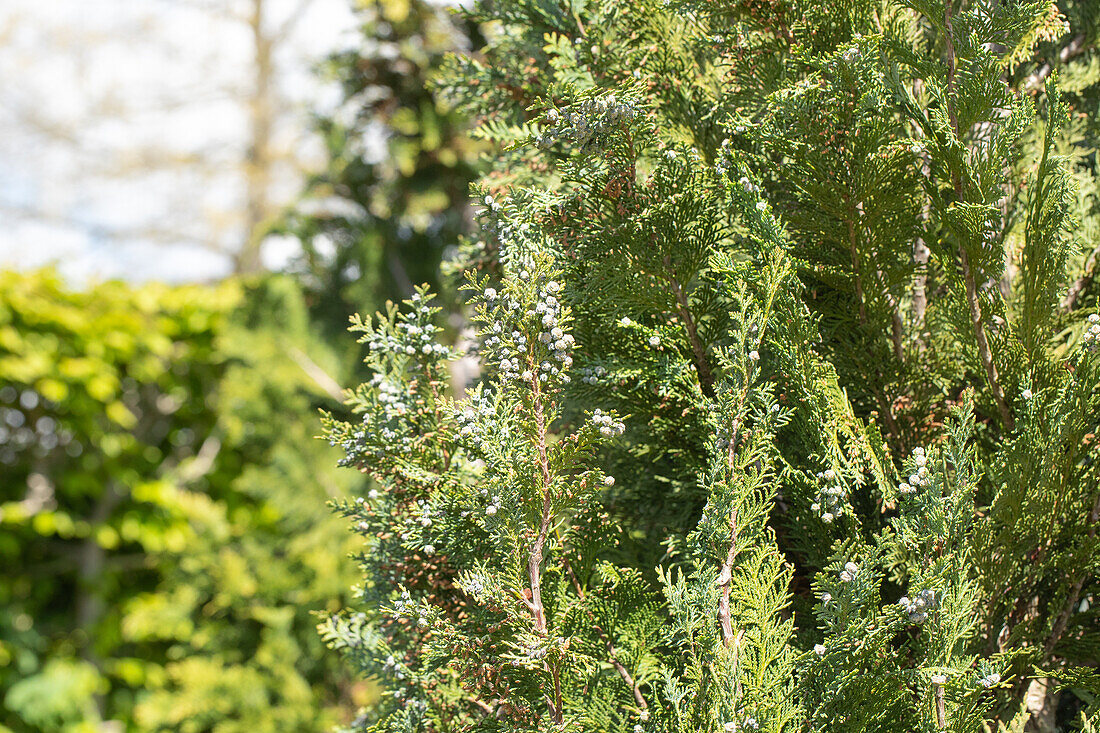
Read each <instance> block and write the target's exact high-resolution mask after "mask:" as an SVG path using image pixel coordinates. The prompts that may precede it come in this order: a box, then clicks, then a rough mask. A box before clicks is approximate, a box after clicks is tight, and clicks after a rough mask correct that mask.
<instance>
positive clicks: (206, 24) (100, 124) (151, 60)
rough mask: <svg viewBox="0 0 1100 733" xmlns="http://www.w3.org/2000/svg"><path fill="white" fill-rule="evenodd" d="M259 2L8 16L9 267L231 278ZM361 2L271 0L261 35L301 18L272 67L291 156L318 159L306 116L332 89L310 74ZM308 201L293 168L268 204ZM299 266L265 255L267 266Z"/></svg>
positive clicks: (25, 8)
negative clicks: (252, 19)
mask: <svg viewBox="0 0 1100 733" xmlns="http://www.w3.org/2000/svg"><path fill="white" fill-rule="evenodd" d="M254 1H255V0H48V1H46V2H43V0H3V2H0V267H19V268H28V267H36V266H40V265H44V264H48V263H51V262H52V263H56V264H57V266H58V267H59V268H60V270H61V271H62V272H63V273H64V274H65V275H67V276H68V277H70V278H71V279H73V280H74V281H77V282H83V281H87V280H89V279H98V278H104V277H126V278H130V279H134V280H146V279H151V278H157V279H167V280H174V281H178V280H195V279H209V278H213V277H218V276H221V275H223V274H225V273H226V272H227V271H228V267H229V262H230V260H229V258H228V257H227V256H226V255H225V254H224V252H225V250H227V249H232V248H234V247H235V246H236V244H237V243H238V242H240V241H241V238H242V236H243V234H242V231H243V230H242V227H241V222H242V219H241V215H240V211H241V204H242V201H243V195H244V186H243V178H242V175H241V169H240V160H241V156H242V154H243V150H244V147H245V145H246V142H245V141H246V140H247V129H248V126H247V122H248V118H247V110H246V107H245V106H244V104H243V103H242V100H244V99H246V94H247V90H248V88H249V87H248V85H249V83H250V74H251V61H252V57H253V44H252V39H251V35H250V32H249V29H248V26H247V24H246V23H245V22H243V21H242V20H241V17H242V16H246V15H247V13H248V12H249V11H250V9H251V6H252V3H253V2H254ZM351 1H352V0H264V2H265V3H266V15H267V18H268V21H269V22H268V23H267V24H265V25H266V27H268V28H271V29H275V28H278V27H280V26H282V24H283V23H284V22H285V21H286V20H287V19H288V18H290V17H297V18H298V20H297V22H296V23H295V24H294V25H293V31H292V32H290V33H289V34H288V38H287V40H286V42H284V43H282V44H280V45H279V46H278V47H277V51H276V56H275V61H276V67H277V76H278V78H279V82H278V86H279V89H280V90H281V91H282V92H283V94H284V96H285V97H286V98H287V100H288V104H287V107H286V109H285V111H284V113H283V114H282V115H281V122H280V124H279V125H278V126H277V129H276V135H275V147H276V148H278V149H280V150H282V151H285V153H286V154H287V156H288V158H290V157H291V156H293V157H294V158H296V159H298V161H302V160H304V161H306V162H307V163H308V162H309V161H311V160H312V161H313V162H314V164H315V163H316V161H317V160H318V153H319V150H318V149H317V146H316V144H315V142H314V141H310V140H309V138H308V121H307V118H306V115H305V111H306V110H307V109H308V108H310V107H313V106H316V105H318V104H324V103H326V99H327V100H328V101H329V102H331V101H332V99H333V94H334V92H335V90H333V89H331V88H329V89H326V88H325V87H324V86H323V85H321V84H320V83H318V82H317V80H316V79H315V77H314V76H313V74H312V70H311V67H312V64H314V63H315V62H316V61H317V60H319V59H320V58H322V57H323V56H325V55H326V54H327V53H328V52H330V51H332V50H334V49H335V48H338V47H343V46H346V45H349V44H350V43H352V42H354V33H353V32H352V29H353V28H354V19H353V17H352V15H351V12H350V4H351ZM302 8H305V10H304V11H302V14H301V15H300V16H297V15H296V13H298V12H299V11H300V10H301V9H302ZM234 14H237V15H236V17H234ZM299 190H300V174H299V173H297V172H296V166H292V165H291V164H290V163H289V162H288V164H287V165H286V166H285V168H284V169H283V170H282V171H281V172H280V173H279V175H278V179H277V184H276V186H275V187H274V192H275V194H274V195H275V196H276V198H277V199H278V200H279V201H281V202H289V201H291V200H293V198H294V196H295V194H296V193H297V191H299ZM292 253H293V248H292V247H288V245H287V244H286V243H285V242H273V243H271V246H269V247H266V248H265V251H264V255H265V260H266V261H267V263H268V264H269V265H277V264H278V262H279V260H280V259H285V258H286V257H287V256H289V255H290V254H292Z"/></svg>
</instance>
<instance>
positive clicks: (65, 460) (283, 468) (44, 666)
mask: <svg viewBox="0 0 1100 733" xmlns="http://www.w3.org/2000/svg"><path fill="white" fill-rule="evenodd" d="M308 333H309V329H308V321H307V320H306V309H305V306H304V304H303V302H302V299H301V295H300V294H299V292H298V290H297V287H296V285H294V283H293V282H291V281H289V280H286V279H282V278H272V279H269V280H266V281H264V282H262V283H257V284H255V285H251V286H247V287H245V286H242V285H241V284H238V283H233V282H230V283H226V284H223V285H220V286H217V287H214V288H209V287H198V286H194V287H167V286H159V285H149V286H143V287H140V288H133V287H131V286H128V285H125V284H122V283H104V284H101V285H96V286H94V287H92V288H91V289H89V290H87V291H73V290H71V289H69V288H67V287H66V286H65V285H64V284H63V283H62V282H61V281H60V279H59V278H58V277H57V275H56V274H54V273H52V272H49V271H43V272H37V273H28V274H15V273H3V274H0V425H2V427H0V731H5V732H14V733H60V732H62V731H64V732H66V733H76V732H77V731H80V732H89V733H90V732H91V731H108V730H109V731H122V730H127V731H174V732H183V733H205V732H208V731H210V732H213V731H217V732H218V733H231V732H233V731H270V732H272V733H274V732H275V731H287V730H295V731H310V730H313V731H321V730H325V729H326V728H327V727H328V726H329V725H331V724H334V723H336V722H337V721H338V720H339V719H340V718H341V717H342V716H341V715H340V710H341V707H344V708H346V707H348V706H349V705H351V703H352V701H351V700H347V699H340V697H342V696H345V695H349V694H351V692H352V686H351V684H350V683H349V681H348V680H347V679H346V676H345V675H343V674H341V672H340V670H339V668H338V666H337V665H334V664H332V663H331V661H332V660H326V659H325V658H324V656H323V649H322V647H321V644H320V642H319V640H318V639H317V637H316V631H315V630H314V627H315V625H316V621H315V618H314V616H313V614H312V612H313V611H319V610H320V611H323V610H326V609H327V610H329V611H331V610H334V608H333V605H335V607H338V606H339V603H340V602H339V598H340V597H341V595H343V593H344V589H345V588H346V586H347V585H348V584H349V583H350V582H351V581H352V577H351V576H350V571H351V569H352V568H351V567H350V566H349V564H348V563H347V562H346V561H345V559H344V556H345V555H346V553H347V552H348V551H349V547H348V544H347V542H346V539H345V536H344V535H343V533H342V532H341V531H340V529H339V528H338V527H337V526H334V522H333V521H331V520H330V519H328V514H327V513H326V512H325V511H324V510H323V508H321V505H323V503H324V501H325V500H326V499H327V498H332V497H338V496H341V495H344V494H345V492H346V491H347V490H348V489H349V486H348V484H349V481H348V479H349V478H353V477H351V476H339V475H336V474H335V472H334V470H333V469H331V468H330V466H331V465H332V462H333V460H334V458H333V455H332V452H331V449H328V448H327V446H324V445H323V444H322V443H319V442H318V441H316V440H313V432H314V430H313V429H312V428H311V427H310V426H311V424H313V422H312V421H311V420H310V419H309V415H311V414H313V413H314V411H315V410H316V409H317V407H318V406H319V405H323V404H327V398H326V396H325V393H324V392H323V391H321V390H320V389H319V388H318V387H317V385H316V384H315V383H314V381H313V379H312V378H311V377H310V376H309V373H308V372H306V371H304V370H303V368H302V366H301V365H300V363H299V362H300V361H301V360H302V359H307V358H308V357H306V352H307V351H308V353H310V354H312V358H313V359H317V360H321V358H322V357H320V356H318V351H317V350H316V349H313V348H312V344H311V342H310V340H309V339H308ZM320 353H322V354H323V353H324V352H323V351H322V352H320ZM314 368H317V369H319V368H320V367H318V366H317V365H314Z"/></svg>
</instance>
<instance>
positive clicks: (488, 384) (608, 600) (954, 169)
mask: <svg viewBox="0 0 1100 733" xmlns="http://www.w3.org/2000/svg"><path fill="white" fill-rule="evenodd" d="M1096 12H1097V11H1096V10H1092V11H1090V10H1089V8H1088V6H1087V4H1086V5H1081V4H1080V3H1077V4H1073V18H1074V22H1078V21H1079V22H1080V23H1082V24H1083V25H1082V26H1081V27H1078V28H1067V26H1066V21H1065V18H1064V17H1063V16H1061V15H1059V12H1058V8H1057V7H1054V6H1052V5H1051V4H1050V3H1049V2H1048V1H1047V0H1005V1H1003V2H962V3H959V2H949V3H948V4H946V5H945V4H944V2H943V1H942V0H908V1H907V2H863V1H860V0H857V1H855V2H849V1H844V2H840V1H833V2H817V1H813V2H811V1H810V0H789V1H784V2H771V1H766V2H760V1H757V0H751V1H750V0H718V1H714V2H702V1H698V2H693V1H690V0H662V1H661V2H658V1H656V0H632V2H612V1H611V0H607V1H605V2H597V1H596V0H591V1H589V2H584V1H582V0H574V1H573V2H568V1H567V0H483V2H481V3H480V4H478V5H477V6H475V7H474V9H472V10H470V11H469V13H470V14H471V16H472V18H473V19H474V20H476V21H478V22H481V23H482V24H483V26H482V27H483V29H484V34H485V38H486V39H487V43H486V46H485V47H484V48H483V49H481V50H480V51H479V52H478V53H476V54H469V55H464V56H453V57H451V58H450V59H449V60H448V62H447V63H446V64H445V66H444V68H443V69H442V70H441V72H440V73H439V75H438V77H437V79H436V81H435V82H434V88H435V92H436V94H437V95H439V96H440V97H441V98H443V99H446V100H448V101H449V102H450V103H451V104H453V105H455V106H456V107H457V108H458V109H460V110H463V111H465V112H466V113H468V114H470V115H471V116H472V117H473V118H474V119H476V120H477V121H478V124H479V127H478V129H477V135H478V136H479V137H480V138H482V139H485V140H488V141H490V142H491V143H492V144H493V145H494V150H495V153H494V156H493V158H492V159H491V161H490V162H489V163H488V164H487V166H486V170H485V174H484V175H483V177H482V178H481V180H480V181H479V183H478V184H477V185H476V186H475V190H474V197H475V204H476V208H477V211H478V224H479V226H480V229H479V231H478V234H477V236H473V237H471V238H470V239H469V240H468V241H467V242H465V243H464V244H463V246H462V248H461V255H460V257H459V258H458V259H457V261H456V262H454V263H452V265H451V267H452V269H453V270H454V271H455V272H458V273H463V274H462V275H461V278H462V282H463V283H464V287H465V289H466V293H467V295H468V317H469V319H470V321H471V323H472V324H473V325H474V326H475V327H476V332H477V336H476V339H474V342H475V343H474V345H473V346H472V347H471V350H472V352H473V354H474V355H475V356H476V358H477V359H478V362H479V364H480V367H481V373H480V377H479V378H478V379H477V380H476V381H475V383H474V384H471V385H454V384H452V383H451V381H452V380H451V377H450V371H449V364H450V363H451V362H452V360H455V359H458V358H460V357H463V356H465V354H463V353H459V351H458V350H457V349H455V348H453V347H451V346H448V345H445V344H442V343H440V339H439V338H438V336H439V334H440V333H441V331H440V322H439V321H440V319H439V314H438V310H437V308H436V307H435V306H433V303H432V298H431V295H430V293H428V292H427V290H420V291H418V293H417V294H416V295H415V296H414V297H413V298H411V299H410V300H408V301H406V302H405V303H403V304H402V305H400V306H396V305H395V306H392V307H390V308H389V309H388V310H387V312H385V313H382V314H379V315H378V316H377V317H376V318H374V319H371V320H360V319H356V320H355V322H354V323H353V330H355V331H357V332H359V333H360V334H361V336H362V338H361V342H362V343H363V344H364V345H365V349H366V353H367V357H366V361H367V365H368V366H369V367H370V368H371V370H372V372H373V374H374V376H373V377H372V378H371V380H370V381H369V382H367V383H366V384H363V385H361V386H360V387H358V388H357V389H356V390H355V391H354V393H353V394H352V396H351V398H350V404H351V405H352V407H353V409H354V411H355V413H356V416H357V418H356V419H355V420H354V421H352V422H342V421H339V420H335V419H332V418H329V419H328V420H327V423H326V429H327V435H328V437H329V438H330V440H331V441H332V442H334V443H336V444H338V445H340V446H342V447H343V449H344V451H345V454H346V458H345V461H344V462H345V463H346V464H347V465H349V466H354V467H356V468H358V469H359V470H361V471H363V472H365V473H367V474H369V476H370V477H371V479H372V480H373V483H372V486H373V488H372V489H371V490H370V492H369V494H368V495H366V496H364V497H360V498H358V499H356V500H355V501H352V502H348V503H346V504H341V505H340V506H339V507H338V510H339V511H340V512H341V513H342V514H343V515H344V516H346V517H347V518H348V519H349V520H350V522H351V526H352V528H353V529H354V531H356V532H358V533H360V534H361V535H362V536H363V537H364V539H365V545H364V552H363V554H362V556H361V558H360V559H361V562H362V567H363V572H364V583H363V585H362V586H361V587H359V588H358V589H357V598H358V601H359V604H360V605H359V607H358V608H352V609H349V610H348V611H347V612H346V613H344V614H341V615H338V616H336V617H333V618H332V619H330V620H329V621H328V622H327V623H326V624H325V625H324V626H323V633H324V634H325V636H326V638H327V639H328V641H329V642H330V644H331V645H332V646H334V647H337V648H339V649H341V650H342V651H343V652H344V653H345V654H346V655H347V657H348V658H349V659H351V660H352V661H353V662H354V663H355V664H356V665H357V666H358V667H359V668H360V669H361V670H362V672H363V674H365V675H373V676H377V677H379V678H380V679H381V680H383V682H384V685H385V686H386V687H387V689H388V693H387V696H386V699H385V702H384V703H383V704H382V705H381V706H380V707H378V708H377V709H374V710H370V711H366V712H365V713H364V714H363V716H362V717H361V718H360V719H359V720H358V721H357V722H356V723H355V724H354V725H353V727H352V729H353V730H377V731H467V730H468V731H565V730H569V731H615V732H633V733H657V732H672V731H676V732H683V733H687V732H688V731H691V732H693V733H694V732H696V731H710V732H718V731H721V732H723V733H732V732H734V731H757V730H759V731H853V732H854V731H892V732H893V731H960V732H961V731H967V732H969V731H981V730H1015V731H1022V730H1025V729H1027V730H1053V729H1054V728H1055V726H1059V727H1062V728H1065V729H1076V728H1082V729H1085V730H1092V729H1094V728H1095V727H1096V726H1097V724H1098V723H1100V719H1098V708H1097V705H1096V700H1097V697H1096V696H1097V695H1098V694H1100V676H1098V675H1097V673H1096V671H1095V668H1096V666H1097V663H1098V662H1100V622H1098V618H1097V611H1096V597H1097V591H1098V590H1100V584H1098V583H1100V581H1098V577H1097V572H1096V571H1097V564H1098V561H1100V552H1098V548H1100V543H1098V540H1097V528H1098V519H1100V471H1098V468H1097V457H1098V454H1097V449H1096V438H1095V434H1096V432H1097V427H1098V426H1097V423H1098V421H1100V397H1098V389H1097V388H1098V386H1100V372H1098V360H1100V355H1098V353H1097V352H1098V351H1100V348H1098V347H1100V323H1098V321H1100V318H1098V316H1097V314H1096V312H1095V310H1096V309H1095V303H1096V294H1097V288H1096V286H1095V284H1094V283H1093V280H1092V273H1091V269H1090V268H1092V267H1093V263H1094V261H1095V248H1096V247H1097V244H1098V243H1097V241H1096V239H1095V237H1094V236H1091V235H1090V234H1089V232H1095V229H1094V228H1093V226H1094V224H1093V222H1095V220H1096V198H1095V195H1094V194H1095V190H1096V186H1095V179H1094V175H1093V174H1094V171H1093V167H1092V166H1094V164H1095V155H1094V152H1095V142H1096V138H1095V135H1094V133H1091V132H1089V130H1095V125H1092V126H1090V124H1084V125H1081V124H1077V123H1076V122H1074V121H1073V120H1078V119H1080V118H1079V115H1080V114H1081V112H1082V111H1081V110H1079V109H1073V110H1071V109H1069V108H1067V104H1066V102H1063V101H1062V97H1061V95H1060V93H1059V91H1058V84H1057V77H1058V68H1057V67H1058V64H1059V62H1060V61H1061V62H1065V61H1066V59H1067V58H1068V55H1067V54H1062V53H1061V52H1060V50H1059V49H1062V50H1064V49H1066V48H1069V46H1068V45H1065V44H1067V43H1076V44H1077V46H1076V51H1075V54H1076V55H1075V56H1074V57H1073V58H1075V59H1078V58H1079V57H1080V56H1081V55H1082V54H1084V58H1085V60H1088V59H1091V60H1092V61H1090V63H1092V62H1094V61H1095V59H1096V50H1095V46H1096V44H1095V40H1096V39H1095V35H1096V31H1095V29H1096V27H1097V23H1096V19H1095V17H1094V16H1095V15H1096ZM1079 31H1083V33H1084V35H1083V36H1081V34H1080V33H1078V32H1079ZM1075 34H1076V35H1075ZM1088 34H1092V35H1091V36H1090V35H1088ZM1079 36H1080V37H1083V38H1084V41H1079ZM1060 44H1062V45H1060ZM1082 44H1083V45H1084V47H1085V49H1086V50H1085V51H1080V48H1081V46H1082ZM1078 51H1080V53H1078ZM1044 54H1045V55H1044ZM1047 58H1049V59H1052V61H1051V62H1050V63H1047V62H1046V61H1045V60H1044V59H1047ZM1044 64H1045V67H1044ZM1051 64H1053V67H1054V68H1052V65H1051ZM1044 68H1045V71H1043V69H1044ZM1076 73H1077V77H1076V78H1077V84H1076V86H1075V89H1074V90H1073V94H1074V95H1075V96H1074V97H1073V98H1074V99H1076V100H1081V99H1091V98H1093V97H1092V96H1090V95H1091V94H1092V92H1090V91H1089V84H1095V79H1093V80H1092V81H1088V79H1087V76H1083V75H1082V74H1081V73H1080V69H1078V70H1077V72H1076ZM1071 112H1072V113H1073V117H1072V118H1071V116H1070V113H1071ZM1085 112H1092V110H1085ZM1067 131H1069V132H1072V133H1073V134H1069V132H1067Z"/></svg>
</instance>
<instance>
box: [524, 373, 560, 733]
mask: <svg viewBox="0 0 1100 733" xmlns="http://www.w3.org/2000/svg"><path fill="white" fill-rule="evenodd" d="M532 373H533V374H535V376H533V377H532V378H531V388H532V392H533V394H532V397H531V399H532V401H533V403H534V412H535V433H536V435H535V445H536V449H537V450H538V461H539V472H540V474H541V478H542V511H541V515H540V518H539V531H538V535H537V536H536V537H535V541H534V543H532V545H531V552H530V554H529V556H528V558H527V575H528V579H529V581H530V584H531V601H530V604H529V605H530V609H531V615H532V616H533V617H534V622H535V632H536V633H537V634H539V635H540V636H545V635H546V608H545V606H544V605H543V603H542V560H543V549H544V548H545V546H546V537H547V535H549V533H550V515H551V512H550V510H551V507H552V498H553V497H552V494H551V486H550V461H549V459H548V457H547V451H546V415H545V413H544V411H543V407H542V393H541V390H540V389H539V380H538V376H537V372H536V371H535V370H532ZM550 672H551V674H552V675H553V677H554V697H553V699H549V696H547V697H548V699H547V704H548V706H549V708H550V717H551V719H552V720H553V721H554V722H555V723H557V724H560V723H561V722H562V719H563V718H562V703H561V684H560V681H559V679H558V673H557V667H556V666H555V665H551V670H550Z"/></svg>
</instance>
